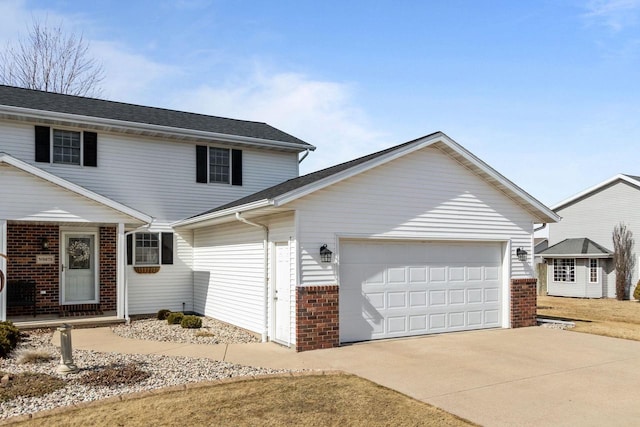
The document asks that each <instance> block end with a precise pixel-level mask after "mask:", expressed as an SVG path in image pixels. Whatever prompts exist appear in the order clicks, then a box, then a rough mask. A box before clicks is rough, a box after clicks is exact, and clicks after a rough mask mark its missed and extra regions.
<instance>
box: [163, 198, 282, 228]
mask: <svg viewBox="0 0 640 427" xmlns="http://www.w3.org/2000/svg"><path fill="white" fill-rule="evenodd" d="M272 205H273V201H272V200H271V199H263V200H258V201H257V202H252V203H247V204H244V205H240V206H234V207H232V208H229V209H223V210H221V211H215V212H212V213H209V214H204V215H198V216H194V217H193V218H187V219H182V220H179V221H176V222H174V223H172V224H171V226H172V227H184V226H187V225H192V224H197V223H200V222H205V221H209V220H212V219H216V218H222V217H225V216H227V215H231V214H235V213H237V212H244V211H249V210H253V209H259V208H263V207H266V206H272Z"/></svg>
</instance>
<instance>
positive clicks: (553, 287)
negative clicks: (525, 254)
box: [536, 238, 615, 298]
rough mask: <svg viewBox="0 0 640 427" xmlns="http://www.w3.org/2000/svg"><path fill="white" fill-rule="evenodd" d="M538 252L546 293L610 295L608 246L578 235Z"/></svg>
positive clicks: (609, 254) (581, 295) (609, 252)
mask: <svg viewBox="0 0 640 427" xmlns="http://www.w3.org/2000/svg"><path fill="white" fill-rule="evenodd" d="M536 255H538V253H537V254H536ZM539 255H540V256H541V257H542V258H543V259H544V260H545V262H546V264H547V269H546V272H547V280H546V283H547V294H548V295H556V296H566V297H582V298H602V297H604V296H607V295H610V293H611V284H610V283H609V282H608V280H607V275H608V274H609V272H610V271H609V270H610V269H611V259H612V258H613V252H611V251H610V250H608V249H606V248H604V247H602V246H600V245H599V244H597V243H595V242H593V241H591V240H589V239H586V238H579V239H565V240H563V241H562V242H560V243H556V244H555V245H553V246H551V247H549V248H547V249H544V250H541V251H540V252H539ZM613 292H614V293H615V283H614V286H613Z"/></svg>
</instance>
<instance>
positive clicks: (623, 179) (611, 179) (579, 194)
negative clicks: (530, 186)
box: [551, 173, 640, 211]
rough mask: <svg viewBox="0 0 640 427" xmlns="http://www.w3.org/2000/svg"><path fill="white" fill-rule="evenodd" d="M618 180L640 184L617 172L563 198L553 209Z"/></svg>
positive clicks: (560, 207)
mask: <svg viewBox="0 0 640 427" xmlns="http://www.w3.org/2000/svg"><path fill="white" fill-rule="evenodd" d="M618 180H622V181H625V182H627V183H629V184H632V185H635V186H637V187H639V186H640V182H638V181H637V180H635V179H633V178H631V177H630V176H627V175H624V174H621V173H619V174H617V175H615V176H612V177H611V178H609V179H607V180H605V181H602V182H601V183H599V184H596V185H594V186H592V187H589V188H587V189H586V190H584V191H581V192H579V193H577V194H574V195H573V196H571V197H568V198H566V199H564V200H562V201H561V202H559V203H557V204H555V205H553V206H551V209H553V210H554V211H556V210H558V209H562V208H563V207H565V206H566V205H569V204H571V203H572V202H574V201H576V200H579V199H582V198H583V197H585V196H588V195H589V194H591V193H593V192H595V191H598V190H599V189H600V188H603V187H606V186H607V185H609V184H612V183H614V182H616V181H618Z"/></svg>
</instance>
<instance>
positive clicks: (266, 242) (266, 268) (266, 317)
mask: <svg viewBox="0 0 640 427" xmlns="http://www.w3.org/2000/svg"><path fill="white" fill-rule="evenodd" d="M236 219H237V220H238V221H240V222H244V223H245V224H247V225H251V226H253V227H258V228H262V229H263V230H264V243H263V248H264V329H263V331H262V342H267V338H268V336H269V331H268V324H269V279H268V277H269V276H268V273H269V261H268V255H269V254H268V249H269V227H267V226H266V225H264V224H258V223H255V222H251V221H249V220H248V219H246V218H243V217H242V215H241V213H240V212H236Z"/></svg>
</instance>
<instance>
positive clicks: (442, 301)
mask: <svg viewBox="0 0 640 427" xmlns="http://www.w3.org/2000/svg"><path fill="white" fill-rule="evenodd" d="M501 253H502V251H501V246H500V244H497V243H478V242H470V243H442V242H439V243H437V242H426V243H425V242H423V243H414V242H402V243H398V242H393V243H389V242H373V243H372V242H352V241H348V242H347V243H344V244H343V243H342V242H341V245H340V286H341V289H340V339H341V341H343V342H349V341H362V340H369V339H379V338H390V337H400V336H407V335H420V334H427V333H439V332H447V331H459V330H467V329H480V328H487V327H499V326H500V320H501V284H500V272H501V271H502V267H501V264H500V262H501V257H502V255H501Z"/></svg>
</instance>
